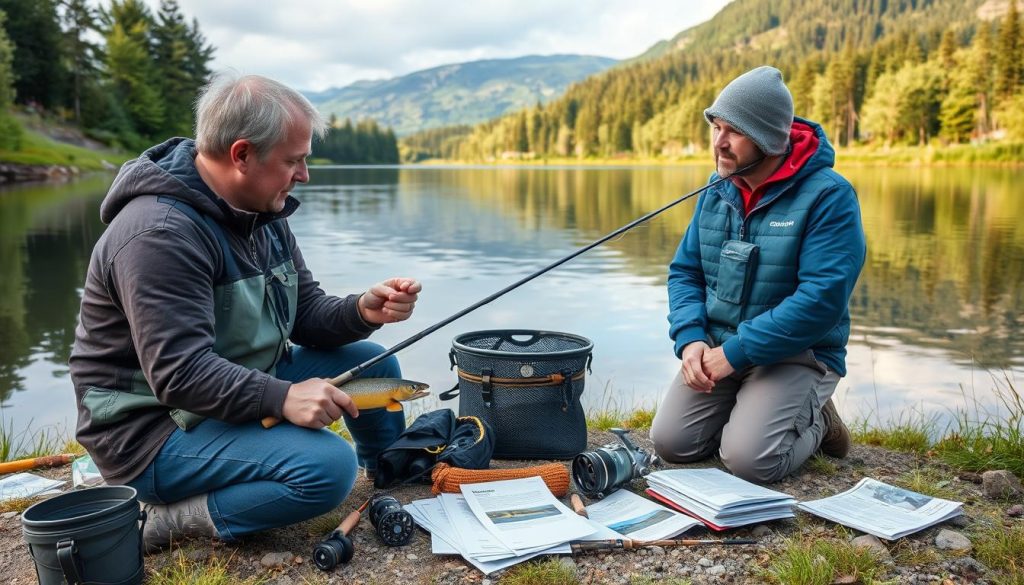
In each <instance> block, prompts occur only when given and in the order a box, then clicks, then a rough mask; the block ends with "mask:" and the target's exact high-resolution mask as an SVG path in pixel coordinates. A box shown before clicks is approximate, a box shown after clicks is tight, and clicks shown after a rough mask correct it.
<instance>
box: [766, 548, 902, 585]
mask: <svg viewBox="0 0 1024 585" xmlns="http://www.w3.org/2000/svg"><path fill="white" fill-rule="evenodd" d="M883 571H884V570H883V569H882V568H881V566H880V563H879V560H878V559H877V558H876V556H875V554H874V553H872V552H871V551H870V550H867V549H860V548H856V547H854V546H853V545H852V544H851V543H850V542H848V541H840V540H832V539H822V538H810V537H806V538H794V539H789V540H787V541H786V545H785V549H784V550H783V551H782V553H781V554H780V555H778V556H777V558H775V559H774V560H773V561H772V563H771V565H770V566H769V567H768V569H767V570H766V573H765V575H764V576H765V577H766V578H767V579H769V580H770V581H771V582H774V583H782V584H785V585H829V584H831V583H832V582H834V581H835V580H836V579H838V578H840V577H847V576H852V577H854V578H855V579H856V580H857V582H858V583H865V584H869V583H875V576H876V575H877V574H881V573H883Z"/></svg>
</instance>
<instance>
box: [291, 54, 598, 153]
mask: <svg viewBox="0 0 1024 585" xmlns="http://www.w3.org/2000/svg"><path fill="white" fill-rule="evenodd" d="M615 63H616V61H615V59H608V58H606V57H595V56H589V55H549V56H528V57H519V58H516V59H490V60H485V61H471V62H468V63H456V64H453V65H442V66H440V67H434V68H432V69H424V70H423V71H416V72H414V73H410V74H408V75H403V76H402V77H396V78H393V79H387V80H383V81H357V82H356V83H353V84H351V85H348V86H345V87H342V88H332V89H329V90H326V91H322V92H316V93H306V96H307V97H308V98H309V100H310V101H311V102H313V104H314V105H315V106H316V107H317V108H319V110H320V111H321V112H323V113H324V115H328V116H329V115H331V114H334V115H336V116H338V118H340V119H344V118H351V119H353V120H360V119H364V118H373V119H374V120H376V121H377V122H378V123H379V124H381V125H383V126H390V127H391V128H392V129H393V130H394V131H395V133H396V134H398V135H400V136H401V135H405V134H410V133H413V132H419V131H421V130H427V129H430V128H438V127H441V126H450V125H454V124H475V123H478V122H483V121H485V120H489V119H491V118H495V117H498V116H501V115H502V114H504V113H506V112H510V111H514V110H519V109H522V108H525V107H528V106H533V105H535V104H536V103H537V102H541V103H545V102H547V101H549V100H552V99H555V98H557V97H559V96H561V95H562V94H563V93H565V90H566V89H567V88H568V87H569V85H571V84H572V83H574V82H577V81H580V80H581V79H584V78H586V77H589V76H591V75H593V74H595V73H599V72H601V71H604V70H606V69H608V68H609V67H611V66H612V65H614V64H615Z"/></svg>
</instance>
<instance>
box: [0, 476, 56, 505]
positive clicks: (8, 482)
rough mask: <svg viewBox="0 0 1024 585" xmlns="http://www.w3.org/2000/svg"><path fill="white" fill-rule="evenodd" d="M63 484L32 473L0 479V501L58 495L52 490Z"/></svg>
mask: <svg viewBox="0 0 1024 585" xmlns="http://www.w3.org/2000/svg"><path fill="white" fill-rule="evenodd" d="M63 484H64V482H63V481H60V480H57V479H47V478H45V477H43V476H41V475H35V474H33V473H16V474H14V475H10V476H7V477H5V478H3V479H0V501H2V500H11V499H14V498H31V497H32V496H40V495H47V494H51V493H60V490H55V489H54V488H56V487H57V486H60V485H63Z"/></svg>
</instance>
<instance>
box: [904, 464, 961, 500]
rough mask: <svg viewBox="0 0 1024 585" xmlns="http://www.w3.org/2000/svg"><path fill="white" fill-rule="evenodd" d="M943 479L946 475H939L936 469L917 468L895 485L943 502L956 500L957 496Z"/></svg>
mask: <svg viewBox="0 0 1024 585" xmlns="http://www.w3.org/2000/svg"><path fill="white" fill-rule="evenodd" d="M945 477H946V475H944V474H942V473H940V472H939V470H937V469H923V470H922V469H920V468H918V469H915V470H913V471H909V472H907V473H905V474H903V476H901V477H900V478H899V479H898V480H896V482H895V483H896V484H897V485H899V486H900V487H903V488H906V489H908V490H911V491H915V492H917V493H919V494H924V495H926V496H932V497H934V498H942V499H944V500H956V499H957V498H958V497H959V495H958V494H957V493H956V492H955V491H953V490H952V489H949V488H947V487H946V486H948V485H949V481H948V480H947V479H945Z"/></svg>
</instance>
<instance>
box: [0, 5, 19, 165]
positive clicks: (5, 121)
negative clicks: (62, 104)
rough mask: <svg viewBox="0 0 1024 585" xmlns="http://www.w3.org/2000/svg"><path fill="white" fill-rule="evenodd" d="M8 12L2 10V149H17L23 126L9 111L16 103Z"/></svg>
mask: <svg viewBox="0 0 1024 585" xmlns="http://www.w3.org/2000/svg"><path fill="white" fill-rule="evenodd" d="M6 20H7V14H6V13H5V12H4V11H3V10H0V149H5V150H17V149H18V148H19V147H20V146H21V126H19V125H18V122H17V121H16V120H15V119H14V118H13V117H12V116H11V114H10V112H9V111H8V110H9V108H10V107H11V104H13V103H14V95H15V94H14V69H13V67H12V66H11V61H12V60H13V58H14V47H13V46H12V45H11V41H10V39H8V38H7V30H6V29H5V28H4V24H5V21H6Z"/></svg>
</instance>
